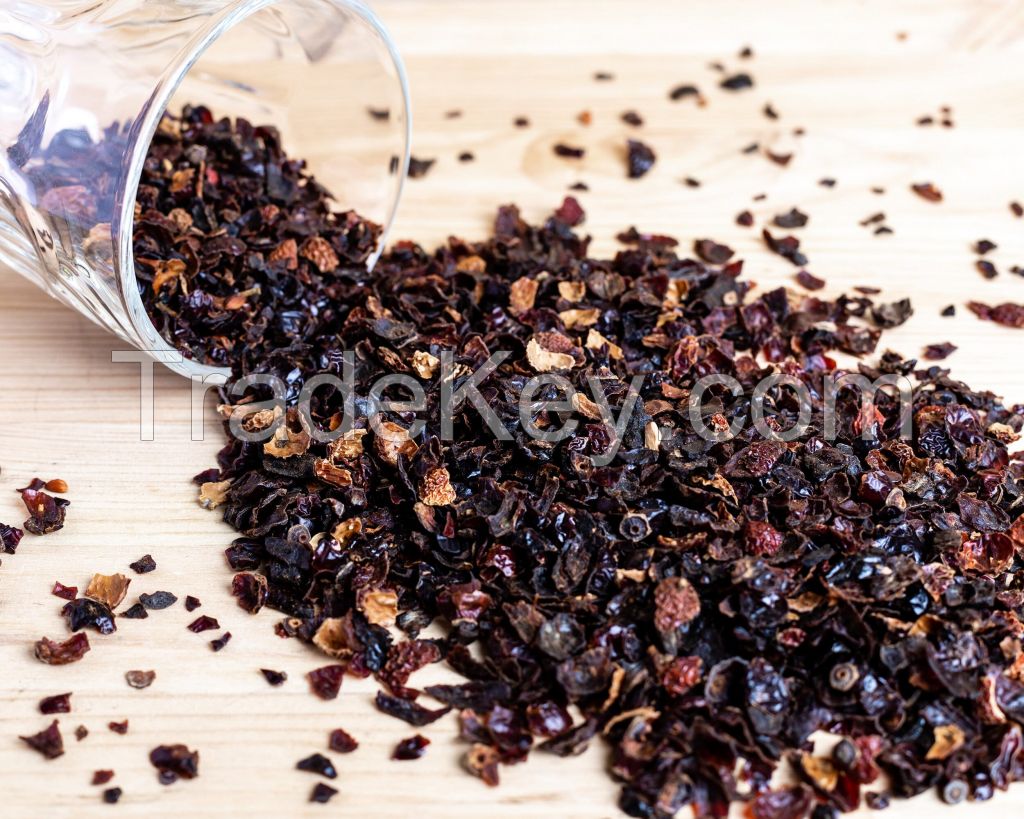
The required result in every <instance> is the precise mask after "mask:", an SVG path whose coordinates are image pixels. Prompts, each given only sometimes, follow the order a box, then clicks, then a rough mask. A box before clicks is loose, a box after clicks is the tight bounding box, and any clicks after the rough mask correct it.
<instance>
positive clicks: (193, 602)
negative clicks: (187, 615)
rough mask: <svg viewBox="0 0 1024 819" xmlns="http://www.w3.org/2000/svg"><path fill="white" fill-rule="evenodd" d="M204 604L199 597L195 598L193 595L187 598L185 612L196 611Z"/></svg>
mask: <svg viewBox="0 0 1024 819" xmlns="http://www.w3.org/2000/svg"><path fill="white" fill-rule="evenodd" d="M201 605H203V604H202V601H200V599H199V598H198V597H193V596H192V595H191V594H189V595H186V596H185V611H195V610H196V609H197V608H199V607H200V606H201Z"/></svg>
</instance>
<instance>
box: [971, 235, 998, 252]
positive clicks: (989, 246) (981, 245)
mask: <svg viewBox="0 0 1024 819" xmlns="http://www.w3.org/2000/svg"><path fill="white" fill-rule="evenodd" d="M997 247H999V245H997V244H996V243H995V242H992V241H990V240H988V239H978V241H976V242H975V243H974V252H975V253H977V254H978V255H979V256H984V255H985V254H986V253H988V252H989V251H991V250H995V249H996V248H997Z"/></svg>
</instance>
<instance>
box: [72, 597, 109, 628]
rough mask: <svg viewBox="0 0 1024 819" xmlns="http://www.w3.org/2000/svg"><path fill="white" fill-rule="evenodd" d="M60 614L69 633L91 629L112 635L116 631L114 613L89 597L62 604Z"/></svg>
mask: <svg viewBox="0 0 1024 819" xmlns="http://www.w3.org/2000/svg"><path fill="white" fill-rule="evenodd" d="M61 614H63V615H64V618H65V619H66V620H67V623H68V628H69V629H70V630H71V631H81V630H82V629H84V628H91V629H93V630H94V631H96V632H98V633H100V634H113V633H114V632H115V631H117V624H116V623H115V622H114V613H113V612H112V611H111V610H110V608H109V607H108V606H106V605H105V604H103V603H100V602H99V601H98V600H92V599H91V598H89V597H78V598H76V599H74V600H70V601H68V602H67V603H65V604H64V608H63V609H61Z"/></svg>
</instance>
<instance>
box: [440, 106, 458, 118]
mask: <svg viewBox="0 0 1024 819" xmlns="http://www.w3.org/2000/svg"><path fill="white" fill-rule="evenodd" d="M461 116H462V111H461V110H460V109H458V108H452V109H451V110H450V111H445V112H444V118H445V119H458V118H459V117H461Z"/></svg>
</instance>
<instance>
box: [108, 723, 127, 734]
mask: <svg viewBox="0 0 1024 819" xmlns="http://www.w3.org/2000/svg"><path fill="white" fill-rule="evenodd" d="M107 727H108V728H109V729H110V730H111V731H113V732H114V733H115V734H121V736H124V735H125V734H127V733H128V720H126V719H124V720H121V721H120V722H108V723H107Z"/></svg>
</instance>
